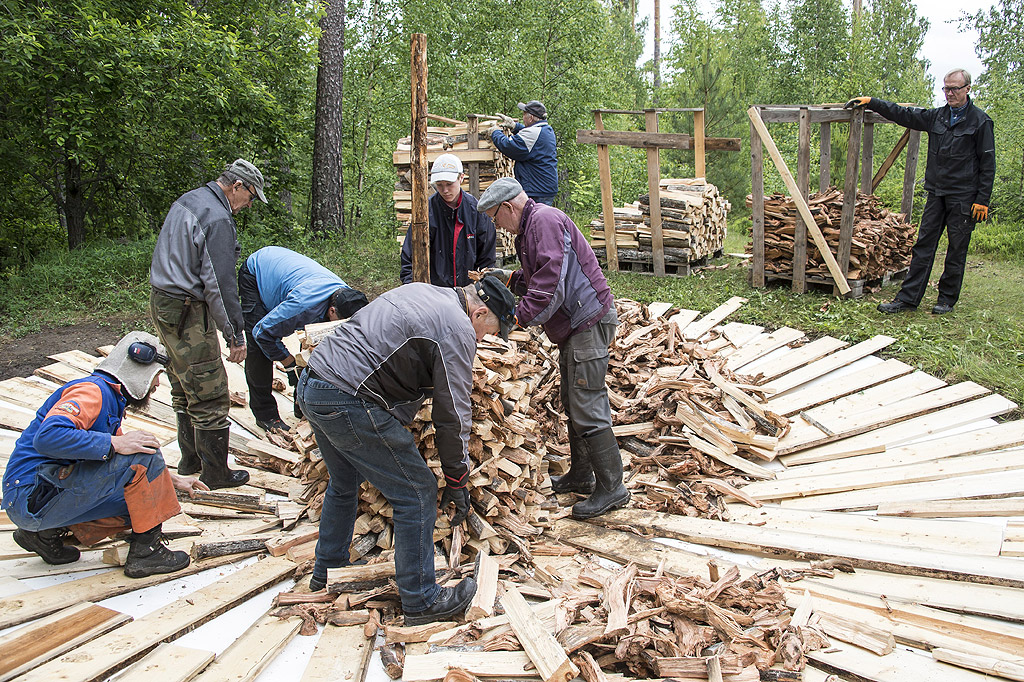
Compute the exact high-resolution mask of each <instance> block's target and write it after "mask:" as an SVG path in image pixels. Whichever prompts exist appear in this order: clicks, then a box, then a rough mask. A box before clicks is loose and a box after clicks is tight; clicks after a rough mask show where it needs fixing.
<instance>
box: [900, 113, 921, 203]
mask: <svg viewBox="0 0 1024 682" xmlns="http://www.w3.org/2000/svg"><path fill="white" fill-rule="evenodd" d="M920 151H921V131H920V130H911V131H910V141H909V142H907V158H906V162H905V164H904V168H903V199H902V200H901V201H900V213H902V214H903V215H908V216H909V215H911V214H912V213H913V211H914V185H915V184H916V181H917V159H918V155H919V153H920Z"/></svg>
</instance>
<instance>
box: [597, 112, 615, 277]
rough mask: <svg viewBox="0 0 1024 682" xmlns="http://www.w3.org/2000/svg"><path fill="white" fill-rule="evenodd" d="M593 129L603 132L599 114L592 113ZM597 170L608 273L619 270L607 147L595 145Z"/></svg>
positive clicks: (602, 122)
mask: <svg viewBox="0 0 1024 682" xmlns="http://www.w3.org/2000/svg"><path fill="white" fill-rule="evenodd" d="M594 127H595V128H597V129H598V130H604V121H603V120H602V118H601V112H599V111H595V112H594ZM597 169H598V176H599V178H600V180H601V212H602V215H603V216H604V246H605V255H606V258H605V261H606V262H605V267H607V268H608V270H609V271H610V272H616V271H617V270H618V269H619V246H618V242H617V240H616V239H615V203H614V201H613V192H612V162H611V156H610V155H609V152H608V145H606V144H599V145H597Z"/></svg>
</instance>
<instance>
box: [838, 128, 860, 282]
mask: <svg viewBox="0 0 1024 682" xmlns="http://www.w3.org/2000/svg"><path fill="white" fill-rule="evenodd" d="M863 131H864V110H863V109H862V108H858V109H856V110H855V111H854V112H853V114H852V115H851V116H850V133H849V137H848V138H847V142H846V175H845V176H844V180H843V209H842V212H841V214H840V218H839V251H838V260H839V267H840V268H842V271H843V277H846V273H847V272H849V269H850V248H851V246H852V243H853V221H854V211H855V207H856V204H857V161H858V156H859V154H860V140H861V134H862V133H863ZM840 293H846V292H840Z"/></svg>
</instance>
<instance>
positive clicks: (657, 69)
mask: <svg viewBox="0 0 1024 682" xmlns="http://www.w3.org/2000/svg"><path fill="white" fill-rule="evenodd" d="M660 88H661V1H660V0H654V106H658V90H659V89H660Z"/></svg>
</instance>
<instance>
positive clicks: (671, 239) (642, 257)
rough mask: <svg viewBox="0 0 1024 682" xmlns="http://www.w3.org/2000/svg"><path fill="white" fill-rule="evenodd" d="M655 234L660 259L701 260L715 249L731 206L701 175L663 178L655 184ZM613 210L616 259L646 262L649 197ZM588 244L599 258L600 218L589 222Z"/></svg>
mask: <svg viewBox="0 0 1024 682" xmlns="http://www.w3.org/2000/svg"><path fill="white" fill-rule="evenodd" d="M660 204H661V234H662V244H663V246H664V248H665V262H666V263H672V264H685V263H694V262H698V261H702V260H703V259H705V258H708V257H709V256H713V255H714V254H715V253H716V252H719V251H721V249H722V245H723V244H724V242H725V235H726V230H727V227H728V215H729V210H730V209H731V205H730V204H729V202H728V201H727V200H726V199H725V198H723V197H722V196H721V195H720V194H719V193H718V188H717V187H715V186H714V185H712V184H710V183H707V182H705V181H704V179H703V178H690V179H664V180H662V181H661V188H660ZM614 210H615V236H616V240H615V243H616V246H617V247H618V251H619V260H620V261H625V262H633V261H640V262H650V261H651V259H652V256H651V253H652V241H651V210H650V196H649V195H647V194H645V195H643V196H641V197H640V199H639V200H638V201H636V202H634V203H633V204H631V205H629V206H623V207H620V208H616V209H614ZM590 227H591V244H592V246H593V247H594V251H595V253H597V254H598V257H599V258H602V259H603V258H604V243H605V240H604V220H603V217H600V218H598V219H597V220H595V221H593V222H592V223H591V224H590Z"/></svg>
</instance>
